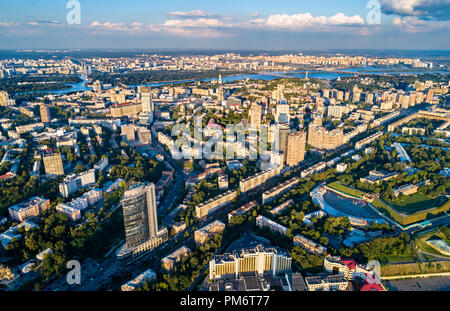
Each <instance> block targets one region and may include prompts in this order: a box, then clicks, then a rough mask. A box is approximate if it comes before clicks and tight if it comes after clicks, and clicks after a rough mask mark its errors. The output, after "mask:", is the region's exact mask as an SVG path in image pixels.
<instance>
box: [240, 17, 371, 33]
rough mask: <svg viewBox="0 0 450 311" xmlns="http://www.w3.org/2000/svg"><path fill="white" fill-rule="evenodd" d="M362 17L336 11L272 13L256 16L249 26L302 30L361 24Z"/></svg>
mask: <svg viewBox="0 0 450 311" xmlns="http://www.w3.org/2000/svg"><path fill="white" fill-rule="evenodd" d="M363 24H364V19H363V18H362V17H360V16H359V15H354V16H346V15H345V14H343V13H337V14H335V15H333V16H331V17H326V16H313V15H311V14H310V13H299V14H293V15H288V14H274V15H270V16H269V17H268V18H258V19H254V20H252V21H250V22H249V23H248V25H249V26H250V27H257V28H262V29H263V28H269V29H287V30H293V31H295V30H304V29H305V28H314V30H321V29H320V27H322V26H325V27H327V26H345V25H347V26H348V25H363Z"/></svg>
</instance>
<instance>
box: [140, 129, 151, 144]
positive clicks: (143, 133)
mask: <svg viewBox="0 0 450 311" xmlns="http://www.w3.org/2000/svg"><path fill="white" fill-rule="evenodd" d="M137 136H138V140H139V142H140V143H141V144H150V143H151V142H152V134H151V132H150V130H148V129H146V128H145V127H138V129H137Z"/></svg>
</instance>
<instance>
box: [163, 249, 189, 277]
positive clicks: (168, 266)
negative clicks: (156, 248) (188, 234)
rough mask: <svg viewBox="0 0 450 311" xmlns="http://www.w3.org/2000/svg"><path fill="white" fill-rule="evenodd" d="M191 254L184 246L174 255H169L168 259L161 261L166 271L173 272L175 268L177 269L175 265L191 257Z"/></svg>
mask: <svg viewBox="0 0 450 311" xmlns="http://www.w3.org/2000/svg"><path fill="white" fill-rule="evenodd" d="M190 252H191V250H190V249H189V248H187V247H186V246H182V247H180V248H179V249H177V250H176V251H174V252H173V253H171V254H169V255H167V256H166V257H164V258H163V259H161V265H162V266H163V269H164V270H166V271H172V269H173V267H175V264H176V263H177V262H180V261H181V260H182V259H183V258H184V257H186V256H187V255H189V253H190Z"/></svg>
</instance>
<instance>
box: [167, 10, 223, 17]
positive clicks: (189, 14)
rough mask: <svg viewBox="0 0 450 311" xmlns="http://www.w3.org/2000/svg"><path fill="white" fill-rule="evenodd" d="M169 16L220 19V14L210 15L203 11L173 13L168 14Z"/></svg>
mask: <svg viewBox="0 0 450 311" xmlns="http://www.w3.org/2000/svg"><path fill="white" fill-rule="evenodd" d="M167 15H169V16H171V17H175V18H200V17H220V15H218V14H213V13H209V12H206V11H203V10H192V11H172V12H169V13H167Z"/></svg>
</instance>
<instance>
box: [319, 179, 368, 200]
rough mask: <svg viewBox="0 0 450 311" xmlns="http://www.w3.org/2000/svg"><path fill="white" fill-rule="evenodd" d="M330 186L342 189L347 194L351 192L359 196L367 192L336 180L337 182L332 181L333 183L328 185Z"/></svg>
mask: <svg viewBox="0 0 450 311" xmlns="http://www.w3.org/2000/svg"><path fill="white" fill-rule="evenodd" d="M327 186H328V187H330V188H333V189H336V190H338V191H341V192H343V193H345V194H349V195H352V196H355V197H358V198H362V197H363V196H364V195H365V194H366V193H365V192H363V191H361V190H358V189H353V188H350V187H347V186H344V185H343V184H341V183H340V182H338V181H336V182H332V183H331V184H328V185H327Z"/></svg>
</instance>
